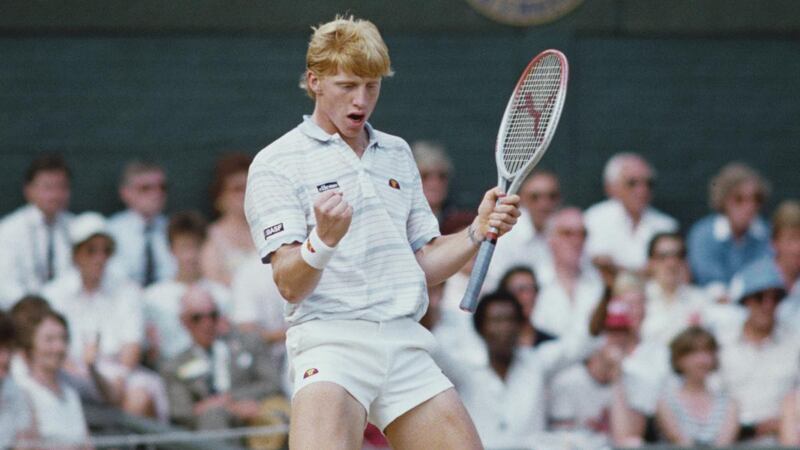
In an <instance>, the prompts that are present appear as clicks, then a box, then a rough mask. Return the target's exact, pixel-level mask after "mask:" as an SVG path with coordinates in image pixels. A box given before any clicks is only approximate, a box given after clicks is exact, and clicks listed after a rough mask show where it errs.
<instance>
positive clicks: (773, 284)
mask: <svg viewBox="0 0 800 450" xmlns="http://www.w3.org/2000/svg"><path fill="white" fill-rule="evenodd" d="M730 292H731V297H732V299H733V300H734V301H736V302H737V303H739V304H740V305H742V306H744V307H745V308H746V309H747V319H746V320H745V322H744V324H743V325H742V326H741V327H738V328H737V329H735V330H731V331H732V332H731V333H728V335H727V336H726V335H721V336H718V339H719V341H720V344H721V345H720V349H721V351H720V372H721V375H722V380H723V384H724V386H725V387H726V388H727V390H728V392H730V394H731V396H732V397H733V399H734V400H735V401H736V402H737V403H738V404H739V408H740V415H739V421H740V423H741V424H742V437H744V438H747V439H751V438H752V439H756V440H757V441H760V442H762V441H765V442H774V441H775V438H776V435H777V432H778V427H779V418H780V414H781V410H780V408H781V402H782V401H783V399H784V398H785V396H786V395H787V394H788V393H789V392H790V390H791V389H792V387H793V386H794V383H795V382H796V380H797V376H798V359H800V340H798V338H797V335H796V333H794V332H792V331H791V330H788V329H786V328H779V327H777V326H776V323H777V321H776V309H777V307H778V305H779V304H780V302H781V301H782V300H783V299H784V297H785V296H786V290H785V287H784V282H783V279H782V278H781V274H780V273H779V272H778V270H777V268H776V267H775V264H774V263H773V262H772V261H771V260H761V261H758V262H756V263H753V264H751V265H749V266H747V267H746V268H745V269H744V270H742V271H741V272H740V273H739V275H737V276H736V277H735V278H734V280H733V282H732V286H731V289H730ZM718 334H721V333H718Z"/></svg>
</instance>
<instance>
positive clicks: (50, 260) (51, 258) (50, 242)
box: [45, 225, 55, 281]
mask: <svg viewBox="0 0 800 450" xmlns="http://www.w3.org/2000/svg"><path fill="white" fill-rule="evenodd" d="M53 226H54V225H46V227H47V256H46V257H47V262H46V263H47V268H46V271H47V273H46V274H45V276H46V278H47V281H50V280H52V279H53V277H54V276H55V264H54V263H55V242H54V236H53Z"/></svg>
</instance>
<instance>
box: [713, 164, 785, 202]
mask: <svg viewBox="0 0 800 450" xmlns="http://www.w3.org/2000/svg"><path fill="white" fill-rule="evenodd" d="M749 181H754V182H755V183H756V184H757V185H758V190H759V195H760V196H761V199H762V201H765V200H766V199H767V197H769V193H770V185H769V183H768V182H767V180H765V179H764V178H763V177H762V176H761V174H760V173H758V171H756V170H755V169H753V168H752V167H750V166H748V165H747V164H744V163H740V162H732V163H728V164H726V165H725V166H723V167H722V169H720V171H719V173H717V175H715V176H714V178H712V179H711V182H710V183H709V186H708V197H709V198H708V203H709V205H710V206H711V209H714V210H716V211H719V212H723V208H724V206H725V200H726V199H727V198H728V196H730V195H731V194H732V193H733V191H734V190H736V188H738V187H739V186H741V185H742V184H744V183H747V182H749Z"/></svg>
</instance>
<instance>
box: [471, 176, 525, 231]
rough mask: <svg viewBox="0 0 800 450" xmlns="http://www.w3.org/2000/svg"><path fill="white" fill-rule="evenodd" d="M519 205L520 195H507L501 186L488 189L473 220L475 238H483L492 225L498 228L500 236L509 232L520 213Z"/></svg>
mask: <svg viewBox="0 0 800 450" xmlns="http://www.w3.org/2000/svg"><path fill="white" fill-rule="evenodd" d="M498 199H499V200H500V202H499V203H498V202H497V200H498ZM517 205H519V195H516V194H515V195H505V194H504V193H503V191H501V190H500V188H499V187H494V188H492V189H489V190H488V191H486V194H484V195H483V199H482V200H481V204H480V205H479V206H478V217H476V218H475V221H474V222H473V225H474V227H473V228H474V230H475V234H476V235H477V236H475V238H477V240H482V239H483V238H484V236H486V233H487V232H488V231H489V228H490V227H494V228H497V230H498V231H499V233H498V235H499V236H502V235H504V234H506V233H507V232H509V231H510V230H511V228H512V227H513V226H514V224H516V223H517V218H518V217H519V215H520V211H519V207H518V206H517Z"/></svg>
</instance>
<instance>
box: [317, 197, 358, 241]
mask: <svg viewBox="0 0 800 450" xmlns="http://www.w3.org/2000/svg"><path fill="white" fill-rule="evenodd" d="M314 217H316V218H317V235H318V236H319V238H320V239H322V242H324V243H325V245H327V246H329V247H336V245H337V244H338V243H339V241H340V240H342V238H343V237H344V235H345V234H346V233H347V230H348V229H349V228H350V222H351V221H352V219H353V207H352V206H350V204H349V203H347V201H345V199H344V197H343V196H342V192H341V191H337V190H330V191H325V192H323V193H322V194H319V196H317V199H316V200H314Z"/></svg>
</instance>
